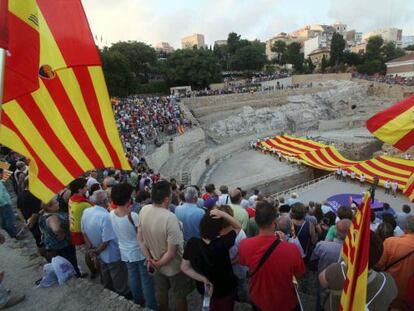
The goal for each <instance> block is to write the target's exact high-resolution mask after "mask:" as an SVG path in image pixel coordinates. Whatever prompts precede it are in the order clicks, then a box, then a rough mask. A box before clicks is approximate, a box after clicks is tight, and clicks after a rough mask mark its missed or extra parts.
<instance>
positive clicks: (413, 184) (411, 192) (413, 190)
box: [404, 173, 414, 202]
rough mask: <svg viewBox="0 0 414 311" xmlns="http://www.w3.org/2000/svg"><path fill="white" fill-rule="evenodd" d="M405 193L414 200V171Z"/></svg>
mask: <svg viewBox="0 0 414 311" xmlns="http://www.w3.org/2000/svg"><path fill="white" fill-rule="evenodd" d="M404 194H405V195H406V196H407V197H408V198H409V199H410V200H411V201H413V202H414V173H412V174H411V176H410V178H409V179H408V181H407V185H406V186H405V189H404Z"/></svg>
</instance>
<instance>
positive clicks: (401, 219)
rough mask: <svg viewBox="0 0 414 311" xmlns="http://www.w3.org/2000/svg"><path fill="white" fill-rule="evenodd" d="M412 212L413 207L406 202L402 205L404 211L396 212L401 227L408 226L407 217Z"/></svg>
mask: <svg viewBox="0 0 414 311" xmlns="http://www.w3.org/2000/svg"><path fill="white" fill-rule="evenodd" d="M410 213H411V207H410V206H409V205H407V204H404V205H403V207H402V212H398V213H396V216H397V224H398V226H399V227H400V228H405V227H406V226H407V217H408V216H409V215H410Z"/></svg>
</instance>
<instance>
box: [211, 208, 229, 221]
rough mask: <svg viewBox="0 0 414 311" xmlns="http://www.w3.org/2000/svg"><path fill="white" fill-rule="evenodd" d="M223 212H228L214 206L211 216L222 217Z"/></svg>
mask: <svg viewBox="0 0 414 311" xmlns="http://www.w3.org/2000/svg"><path fill="white" fill-rule="evenodd" d="M223 214H226V213H225V212H223V211H220V210H219V209H217V208H213V209H212V210H211V211H210V216H211V217H212V218H216V219H217V218H222V217H223Z"/></svg>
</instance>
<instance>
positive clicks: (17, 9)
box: [8, 0, 39, 31]
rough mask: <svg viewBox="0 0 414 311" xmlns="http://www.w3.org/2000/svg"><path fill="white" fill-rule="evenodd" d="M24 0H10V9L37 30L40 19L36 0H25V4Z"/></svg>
mask: <svg viewBox="0 0 414 311" xmlns="http://www.w3.org/2000/svg"><path fill="white" fill-rule="evenodd" d="M22 2H23V1H22V0H9V2H8V4H9V11H10V12H11V13H13V14H14V15H16V16H17V17H18V18H19V19H21V20H22V21H23V22H25V23H26V24H27V25H29V26H30V27H32V28H33V29H35V30H36V31H37V30H38V27H39V26H38V25H39V23H38V22H37V25H36V20H37V19H38V9H37V4H36V1H35V0H24V5H22Z"/></svg>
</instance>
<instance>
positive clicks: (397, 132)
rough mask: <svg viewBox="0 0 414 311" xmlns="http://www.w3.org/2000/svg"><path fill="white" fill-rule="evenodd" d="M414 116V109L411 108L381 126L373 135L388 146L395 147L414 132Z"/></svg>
mask: <svg viewBox="0 0 414 311" xmlns="http://www.w3.org/2000/svg"><path fill="white" fill-rule="evenodd" d="M413 115H414V107H411V108H410V109H408V110H407V111H405V112H403V113H401V114H400V115H398V116H397V117H395V118H394V119H392V120H390V121H389V122H387V123H386V124H385V125H383V126H381V127H380V128H379V129H377V130H376V131H375V132H374V133H372V134H374V135H375V136H377V137H378V138H379V139H381V140H383V141H385V142H387V143H388V144H390V145H394V144H395V143H397V142H398V141H399V140H400V139H401V138H403V137H404V136H405V135H407V134H408V133H409V132H410V131H412V130H414V120H413Z"/></svg>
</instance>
